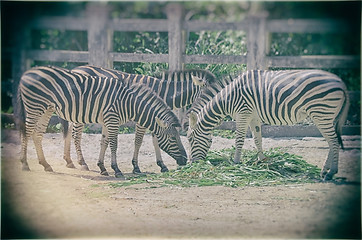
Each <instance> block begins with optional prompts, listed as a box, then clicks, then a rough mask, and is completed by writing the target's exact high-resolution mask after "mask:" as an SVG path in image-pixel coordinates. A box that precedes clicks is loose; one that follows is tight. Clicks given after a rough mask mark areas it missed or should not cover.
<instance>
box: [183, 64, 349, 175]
mask: <svg viewBox="0 0 362 240" xmlns="http://www.w3.org/2000/svg"><path fill="white" fill-rule="evenodd" d="M348 106H349V100H348V95H347V93H346V86H345V84H344V83H343V82H342V80H341V79H340V78H339V77H337V76H336V75H334V74H331V73H328V72H325V71H320V70H295V71H257V70H255V71H248V72H245V73H244V74H242V75H240V76H239V77H237V78H236V79H235V80H234V81H232V82H231V83H230V84H229V85H227V86H226V87H225V88H224V89H223V90H222V91H221V92H219V93H218V94H217V95H216V96H214V97H213V98H212V100H210V101H209V102H207V104H206V105H205V106H204V107H203V108H201V110H199V111H196V112H192V113H191V114H190V130H189V133H188V137H189V141H190V143H191V159H192V160H198V159H203V158H205V156H206V153H207V151H208V149H209V147H210V145H211V130H212V129H213V128H214V127H215V126H216V125H217V124H219V122H220V119H223V118H224V117H225V116H231V117H232V118H233V119H234V120H235V121H236V128H237V130H236V153H235V159H234V160H235V161H236V162H238V161H239V160H240V154H241V149H242V146H243V144H244V138H245V135H246V132H247V128H248V126H249V125H250V128H251V131H252V133H253V136H254V140H255V143H256V146H257V149H258V151H259V158H261V159H262V158H264V155H263V154H262V146H261V122H263V123H266V124H271V125H293V124H296V123H298V122H301V121H303V120H304V119H306V118H307V117H310V119H311V120H312V121H313V122H314V124H315V125H316V126H317V127H318V129H319V131H320V132H321V134H322V135H323V137H324V138H325V139H326V140H327V142H328V144H329V149H330V151H329V154H328V157H327V160H326V161H325V163H324V166H323V169H322V173H321V175H322V176H323V177H325V179H331V178H332V177H333V175H334V174H336V173H337V171H338V158H339V157H338V155H339V144H341V145H342V147H343V144H342V139H341V130H342V125H343V124H344V122H345V120H346V117H347V112H348Z"/></svg>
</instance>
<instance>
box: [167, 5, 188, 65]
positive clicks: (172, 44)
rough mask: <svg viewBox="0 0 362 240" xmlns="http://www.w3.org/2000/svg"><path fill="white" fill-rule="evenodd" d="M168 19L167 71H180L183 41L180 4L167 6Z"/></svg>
mask: <svg viewBox="0 0 362 240" xmlns="http://www.w3.org/2000/svg"><path fill="white" fill-rule="evenodd" d="M167 18H168V20H169V21H168V55H169V58H168V69H169V70H170V71H175V70H182V68H183V52H184V49H183V48H184V47H183V46H184V39H183V38H182V36H183V34H182V31H183V27H182V24H183V19H182V18H183V8H182V6H181V5H180V4H177V3H176V4H174V3H172V4H169V5H168V6H167Z"/></svg>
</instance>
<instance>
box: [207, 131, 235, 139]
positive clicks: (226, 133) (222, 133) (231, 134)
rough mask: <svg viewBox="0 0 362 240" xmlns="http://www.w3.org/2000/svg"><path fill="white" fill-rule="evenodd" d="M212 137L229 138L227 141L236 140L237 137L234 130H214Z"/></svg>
mask: <svg viewBox="0 0 362 240" xmlns="http://www.w3.org/2000/svg"><path fill="white" fill-rule="evenodd" d="M212 135H213V136H219V137H222V138H227V139H235V137H236V135H235V131H234V130H219V129H214V130H213V131H212Z"/></svg>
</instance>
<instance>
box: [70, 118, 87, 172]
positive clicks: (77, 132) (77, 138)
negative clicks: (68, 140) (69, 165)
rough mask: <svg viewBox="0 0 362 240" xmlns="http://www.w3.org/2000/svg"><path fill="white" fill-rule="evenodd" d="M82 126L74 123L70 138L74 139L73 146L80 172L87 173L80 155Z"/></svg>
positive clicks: (85, 165)
mask: <svg viewBox="0 0 362 240" xmlns="http://www.w3.org/2000/svg"><path fill="white" fill-rule="evenodd" d="M83 126H84V125H83V124H81V123H75V124H73V131H72V136H73V139H74V145H75V150H76V152H77V158H78V163H79V165H80V167H81V170H85V171H89V168H88V165H87V164H86V163H85V161H84V157H83V154H82V144H81V142H82V131H83Z"/></svg>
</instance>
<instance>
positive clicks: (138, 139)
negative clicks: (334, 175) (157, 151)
mask: <svg viewBox="0 0 362 240" xmlns="http://www.w3.org/2000/svg"><path fill="white" fill-rule="evenodd" d="M145 133H146V128H144V127H142V126H140V125H138V124H136V133H135V139H134V152H133V158H132V165H133V173H141V170H140V168H139V166H138V154H139V152H140V148H141V145H142V141H143V137H144V135H145Z"/></svg>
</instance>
